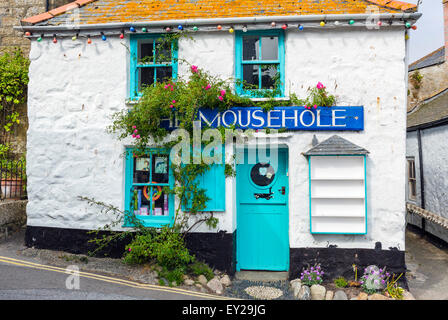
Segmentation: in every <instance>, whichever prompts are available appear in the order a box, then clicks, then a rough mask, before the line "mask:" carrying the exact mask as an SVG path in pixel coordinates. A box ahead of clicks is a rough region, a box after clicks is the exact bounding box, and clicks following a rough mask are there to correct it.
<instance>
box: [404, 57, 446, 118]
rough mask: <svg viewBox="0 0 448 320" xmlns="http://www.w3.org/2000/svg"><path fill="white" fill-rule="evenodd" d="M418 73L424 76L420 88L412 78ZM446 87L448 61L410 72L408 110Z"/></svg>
mask: <svg viewBox="0 0 448 320" xmlns="http://www.w3.org/2000/svg"><path fill="white" fill-rule="evenodd" d="M447 51H448V50H447ZM416 73H420V75H422V76H423V78H422V81H421V83H420V88H416V87H415V85H414V83H413V79H412V78H413V75H414V74H416ZM446 88H448V63H446V62H445V63H442V64H439V65H435V66H431V67H427V68H423V69H420V70H415V71H412V72H409V99H408V111H411V110H413V109H414V108H415V107H416V106H417V105H418V104H420V103H421V102H423V101H424V100H426V99H429V98H431V97H433V96H435V95H436V94H438V93H440V92H442V91H443V90H445V89H446Z"/></svg>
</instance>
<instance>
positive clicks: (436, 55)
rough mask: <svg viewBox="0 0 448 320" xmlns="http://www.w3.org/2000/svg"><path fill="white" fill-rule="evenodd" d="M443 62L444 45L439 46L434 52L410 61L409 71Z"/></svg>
mask: <svg viewBox="0 0 448 320" xmlns="http://www.w3.org/2000/svg"><path fill="white" fill-rule="evenodd" d="M444 62H445V47H441V48H439V49H437V50H436V51H434V52H431V53H430V54H428V55H426V56H424V57H423V58H421V59H419V60H417V61H415V62H413V63H411V64H410V65H409V71H414V70H418V69H422V68H426V67H430V66H434V65H437V64H442V63H444Z"/></svg>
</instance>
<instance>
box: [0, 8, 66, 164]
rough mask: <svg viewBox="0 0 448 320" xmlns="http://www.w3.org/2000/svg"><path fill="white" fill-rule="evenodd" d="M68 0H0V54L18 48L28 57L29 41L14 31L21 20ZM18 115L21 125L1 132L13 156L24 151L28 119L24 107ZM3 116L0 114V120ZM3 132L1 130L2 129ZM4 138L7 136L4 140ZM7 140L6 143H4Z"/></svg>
mask: <svg viewBox="0 0 448 320" xmlns="http://www.w3.org/2000/svg"><path fill="white" fill-rule="evenodd" d="M68 2H71V1H70V0H1V1H0V52H1V51H2V50H5V49H14V48H15V47H19V48H21V49H22V50H23V52H24V54H25V55H26V56H28V54H29V50H30V41H29V40H28V39H26V38H24V37H23V32H22V31H21V30H15V29H14V28H13V27H14V26H18V25H20V23H21V20H22V19H24V18H27V17H31V16H35V15H37V14H39V13H41V12H44V11H49V10H52V9H54V8H56V7H59V6H62V5H64V4H66V3H68ZM16 111H18V112H19V113H20V115H21V117H20V120H21V124H20V125H18V126H16V127H14V129H13V131H12V132H3V133H2V140H5V141H0V143H5V142H8V143H10V144H11V146H12V150H13V151H14V152H13V153H14V154H18V155H19V154H22V153H24V152H25V150H26V131H27V129H28V118H27V108H26V105H22V106H19V107H18V109H17V110H16ZM3 117H4V115H3V114H2V113H1V112H0V118H3ZM2 130H3V129H2ZM5 136H8V137H7V138H5ZM6 140H7V141H6Z"/></svg>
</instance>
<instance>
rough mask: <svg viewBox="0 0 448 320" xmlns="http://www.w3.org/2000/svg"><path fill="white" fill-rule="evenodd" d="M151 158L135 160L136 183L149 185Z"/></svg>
mask: <svg viewBox="0 0 448 320" xmlns="http://www.w3.org/2000/svg"><path fill="white" fill-rule="evenodd" d="M149 161H150V159H149V156H148V157H139V158H134V183H149V182H150V181H149Z"/></svg>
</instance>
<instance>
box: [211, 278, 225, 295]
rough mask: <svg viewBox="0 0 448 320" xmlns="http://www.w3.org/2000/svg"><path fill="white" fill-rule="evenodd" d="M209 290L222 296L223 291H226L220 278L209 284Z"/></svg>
mask: <svg viewBox="0 0 448 320" xmlns="http://www.w3.org/2000/svg"><path fill="white" fill-rule="evenodd" d="M207 288H209V289H210V290H211V291H213V292H215V293H217V294H222V291H223V290H224V288H223V286H222V284H221V281H219V278H217V277H214V278H213V279H212V280H210V281H209V282H207Z"/></svg>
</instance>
